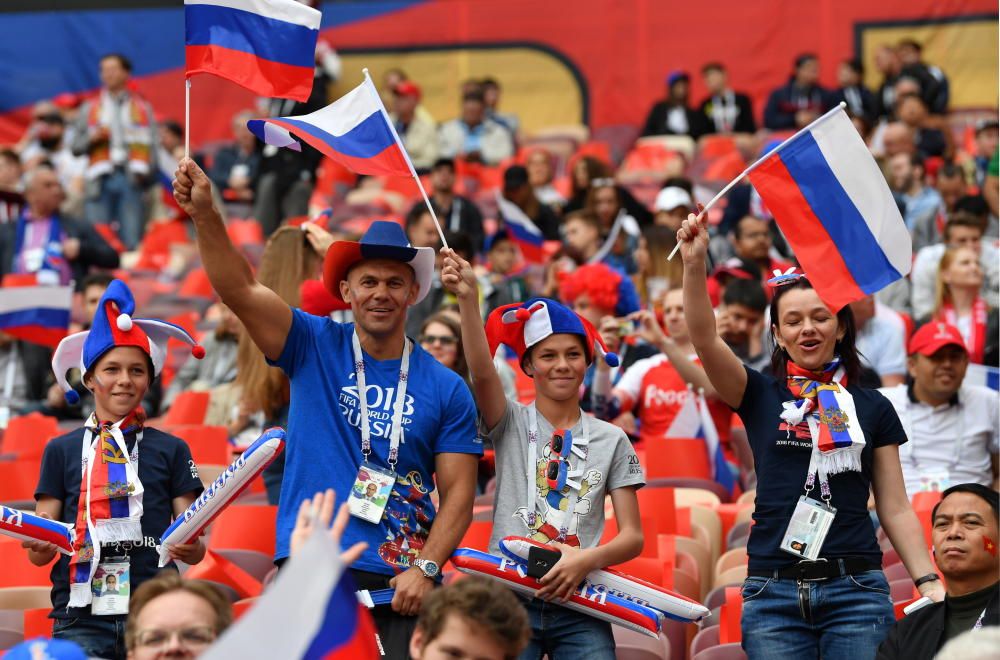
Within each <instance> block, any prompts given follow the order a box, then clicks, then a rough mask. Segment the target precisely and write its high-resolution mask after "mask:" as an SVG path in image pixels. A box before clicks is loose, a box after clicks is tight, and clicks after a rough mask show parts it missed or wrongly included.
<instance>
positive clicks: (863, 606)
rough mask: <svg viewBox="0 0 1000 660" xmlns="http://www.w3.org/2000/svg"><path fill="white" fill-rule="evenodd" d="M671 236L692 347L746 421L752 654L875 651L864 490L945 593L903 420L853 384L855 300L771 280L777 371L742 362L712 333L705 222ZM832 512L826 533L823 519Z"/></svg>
mask: <svg viewBox="0 0 1000 660" xmlns="http://www.w3.org/2000/svg"><path fill="white" fill-rule="evenodd" d="M677 240H678V242H679V243H681V244H682V245H681V256H682V257H683V260H684V312H685V317H686V319H687V323H688V328H689V329H690V332H691V338H692V342H693V344H694V347H695V350H696V351H697V353H698V357H699V358H700V359H701V362H702V365H703V366H704V368H705V372H706V373H707V374H708V377H709V380H711V382H712V385H713V386H714V387H715V389H716V392H717V393H718V395H719V397H720V398H722V400H724V401H725V402H726V403H728V404H729V405H730V406H731V407H732V408H733V409H734V410H736V413H737V414H738V415H739V416H740V418H741V419H742V420H743V423H744V425H745V426H746V430H747V436H748V438H749V441H750V446H751V448H752V449H753V455H754V462H755V466H756V471H757V480H758V486H757V497H756V501H755V509H754V526H753V527H752V528H751V532H750V540H749V543H748V544H747V554H748V555H749V566H748V577H747V580H746V582H744V584H743V601H744V604H743V619H742V627H743V648H744V650H745V651H746V652H747V655H748V656H749V657H750V658H751V660H757V659H758V658H766V659H770V658H775V659H781V660H787V659H788V658H817V657H823V658H850V659H851V660H865V659H870V658H874V657H875V651H876V649H877V648H878V645H879V643H881V641H882V639H883V638H884V637H885V635H886V634H887V633H888V631H889V628H890V627H891V626H892V625H893V623H895V617H894V615H893V606H892V600H891V598H890V596H889V585H888V583H887V582H886V579H885V576H884V574H883V573H882V570H881V561H882V553H881V552H880V550H879V546H878V543H877V541H876V539H875V530H874V527H873V525H872V522H871V519H870V517H869V515H868V508H867V502H868V493H869V491H870V490H873V491H874V494H875V508H876V511H877V513H878V516H879V520H880V521H881V523H882V527H883V528H884V529H885V531H886V533H887V534H888V536H889V539H890V540H891V541H892V543H893V547H895V548H896V550H897V552H898V553H899V556H900V557H901V558H902V560H903V563H904V564H905V565H906V568H907V570H908V571H909V573H910V575H911V576H914V578H915V581H916V582H917V584H918V587H919V589H920V592H921V593H922V594H923V595H925V596H928V597H930V598H932V599H933V600H940V599H941V598H942V597H943V595H944V590H943V588H942V586H941V582H940V580H939V579H938V576H937V575H935V574H934V572H933V571H934V569H933V565H932V564H931V561H930V558H929V556H928V554H927V545H926V543H925V542H924V538H923V533H922V531H921V527H920V523H919V521H918V520H917V517H916V515H915V514H914V513H913V509H912V508H911V507H910V503H909V501H908V500H907V498H906V491H905V489H904V487H903V474H902V469H901V468H900V465H899V449H898V447H899V445H900V444H902V443H904V442H906V436H905V434H904V432H903V429H902V427H901V426H900V423H899V419H898V418H897V417H896V414H895V412H894V410H893V408H892V406H891V404H890V403H889V402H888V400H886V399H885V398H884V397H883V396H882V395H881V394H879V393H878V392H876V391H874V390H866V389H862V388H860V387H858V386H857V385H855V384H854V383H856V382H857V380H856V377H857V374H858V372H859V370H860V362H859V358H858V353H857V350H856V348H855V344H854V342H855V335H856V331H855V326H854V316H853V314H852V312H851V310H850V308H849V307H844V308H842V309H841V310H840V311H839V312H837V313H834V312H832V311H831V310H830V309H829V307H827V306H826V304H824V302H823V301H822V300H821V299H820V297H819V295H818V294H817V293H816V291H815V290H814V289H813V288H812V284H810V283H809V280H808V279H807V278H806V277H805V276H804V275H801V274H797V273H791V274H786V275H782V276H779V277H775V278H774V280H771V282H769V285H771V286H772V287H773V293H774V295H773V298H772V301H771V308H770V312H771V314H770V318H771V323H772V325H771V333H772V340H773V341H772V345H773V352H772V372H773V373H774V376H770V375H765V374H761V373H759V372H757V371H754V370H753V369H750V368H747V367H745V366H744V365H743V363H742V362H741V361H740V360H739V358H737V357H736V355H735V354H734V353H733V352H732V351H731V350H730V349H729V347H728V346H727V345H726V344H725V342H723V341H722V339H721V338H719V336H718V334H717V333H716V327H715V316H714V313H713V311H712V306H711V303H710V302H709V297H708V291H707V288H706V286H705V281H706V278H705V273H706V268H705V254H706V251H707V248H708V231H707V229H706V227H705V223H704V220H702V221H701V222H699V221H698V220H696V218H695V216H694V215H690V216H688V219H687V220H685V221H684V223H683V225H682V227H681V229H680V230H679V231H678V232H677ZM793 514H794V515H793ZM831 515H832V521H828V522H829V527H828V532H827V533H826V535H825V537H822V531H821V529H819V528H818V525H819V524H820V523H822V522H823V521H824V520H828V519H829V518H830V517H831Z"/></svg>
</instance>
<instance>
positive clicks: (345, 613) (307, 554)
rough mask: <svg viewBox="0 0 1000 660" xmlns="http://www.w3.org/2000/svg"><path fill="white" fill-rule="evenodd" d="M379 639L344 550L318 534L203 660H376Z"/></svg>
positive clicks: (294, 557) (323, 535)
mask: <svg viewBox="0 0 1000 660" xmlns="http://www.w3.org/2000/svg"><path fill="white" fill-rule="evenodd" d="M376 639H377V638H376V633H375V624H374V622H373V621H372V618H371V615H369V614H368V610H367V609H366V608H365V606H363V605H362V604H361V603H359V602H358V596H357V594H356V592H355V591H354V586H353V583H352V581H351V579H350V576H349V575H347V573H346V572H345V571H344V566H343V564H342V563H341V561H340V548H338V547H337V544H336V543H334V541H333V539H332V538H331V537H330V535H329V534H326V533H323V532H322V531H316V532H315V533H313V534H312V536H310V537H309V540H308V541H306V543H305V544H304V545H303V547H302V550H300V551H299V552H298V554H296V555H295V556H293V557H292V558H291V559H290V560H289V561H288V563H287V565H286V566H285V567H284V568H283V569H282V570H281V572H280V573H279V574H278V577H277V579H276V580H275V581H274V584H272V585H271V587H270V589H268V591H267V592H265V594H264V595H263V596H261V597H260V600H259V601H258V602H257V603H256V604H255V605H254V606H253V607H252V608H251V609H250V610H249V611H248V612H247V613H246V614H245V615H243V617H242V618H241V619H240V620H239V621H238V622H237V623H235V624H234V625H232V626H231V627H230V628H229V629H228V630H227V631H226V632H225V633H224V634H223V635H222V637H221V638H220V639H219V641H218V642H216V643H215V644H214V645H213V646H212V647H211V648H210V649H209V650H208V651H207V652H206V653H205V654H203V655H202V656H201V657H202V659H203V660H230V659H231V658H288V659H289V660H293V659H298V658H301V659H302V660H375V659H376V658H378V657H380V656H379V651H378V646H377V641H376Z"/></svg>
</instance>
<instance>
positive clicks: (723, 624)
mask: <svg viewBox="0 0 1000 660" xmlns="http://www.w3.org/2000/svg"><path fill="white" fill-rule="evenodd" d="M742 616H743V595H742V593H741V592H740V587H726V602H725V603H723V604H722V608H721V610H720V612H719V642H720V643H722V644H734V643H736V644H738V643H739V642H740V641H741V640H742V639H743V636H742V632H741V631H740V618H741V617H742Z"/></svg>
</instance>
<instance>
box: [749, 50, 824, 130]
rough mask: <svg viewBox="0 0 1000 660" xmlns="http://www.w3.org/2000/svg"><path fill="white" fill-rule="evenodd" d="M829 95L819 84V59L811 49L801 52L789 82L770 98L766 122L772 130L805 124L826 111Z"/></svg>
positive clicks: (766, 125) (765, 114)
mask: <svg viewBox="0 0 1000 660" xmlns="http://www.w3.org/2000/svg"><path fill="white" fill-rule="evenodd" d="M826 97H827V93H826V90H824V89H823V88H822V87H820V86H819V60H818V59H816V56H815V55H813V54H811V53H806V54H803V55H799V56H798V57H797V58H795V71H794V72H793V73H792V76H791V78H790V79H789V80H788V83H787V84H786V85H784V86H783V87H779V88H778V89H776V90H774V91H773V92H771V96H770V97H769V98H768V99H767V106H766V107H765V108H764V126H765V127H766V128H769V129H771V130H772V131H787V130H790V129H797V128H802V127H804V126H806V125H807V124H809V123H810V122H812V121H813V120H814V119H816V118H818V117H819V116H820V115H821V114H823V113H824V112H825V111H826V109H827V107H828V104H827V99H826Z"/></svg>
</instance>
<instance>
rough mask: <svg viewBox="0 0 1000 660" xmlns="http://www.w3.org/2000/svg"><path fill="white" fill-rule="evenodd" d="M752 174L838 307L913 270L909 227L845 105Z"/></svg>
mask: <svg viewBox="0 0 1000 660" xmlns="http://www.w3.org/2000/svg"><path fill="white" fill-rule="evenodd" d="M748 174H749V178H750V182H751V183H752V184H753V186H754V188H756V189H757V192H758V193H760V196H761V199H763V200H764V202H765V203H766V204H767V208H768V209H769V210H770V211H771V213H773V214H774V219H775V220H776V221H777V222H778V225H779V226H780V227H781V231H782V233H784V235H785V237H786V238H787V239H788V242H789V243H790V244H791V246H792V249H793V250H794V252H795V256H796V258H797V259H798V260H799V263H801V264H802V269H803V270H804V271H805V272H806V273H807V274H813V277H812V278H810V282H812V285H813V287H814V288H815V289H816V292H817V293H818V294H819V296H820V298H822V299H823V302H825V303H826V304H827V305H828V306H829V307H830V308H831V309H832V310H834V311H838V310H840V308H841V307H843V306H844V305H846V304H847V303H849V302H851V301H852V300H858V299H860V298H863V297H864V296H866V295H867V294H870V293H875V292H876V291H879V290H880V289H882V288H883V287H885V286H887V285H888V284H890V283H892V282H894V281H896V280H898V279H900V278H901V277H903V276H904V275H906V274H907V273H909V272H910V264H911V260H912V258H913V257H912V245H911V241H910V233H909V232H908V231H907V229H906V225H905V224H904V223H903V218H902V216H901V215H900V214H899V208H898V207H897V206H896V202H895V201H894V200H893V198H892V193H891V192H890V191H889V186H888V184H887V183H886V181H885V177H884V176H883V175H882V172H881V171H880V170H879V168H878V165H877V164H876V163H875V159H874V158H872V155H871V152H870V151H869V150H868V147H867V146H866V145H865V143H864V140H862V139H861V136H860V135H859V134H858V131H857V129H855V128H854V125H853V124H852V123H851V120H850V119H849V118H848V117H847V114H846V113H845V112H844V110H843V105H841V106H839V107H837V108H834V109H833V110H831V111H830V112H828V113H827V114H825V115H823V116H822V117H820V118H819V119H817V120H816V121H814V122H813V123H812V124H810V125H809V126H807V127H805V128H804V129H802V130H801V131H799V132H798V133H796V134H795V135H793V136H792V137H790V138H788V139H787V140H785V141H784V142H783V143H781V144H780V145H778V146H777V147H775V148H774V150H772V151H771V152H770V153H769V154H767V155H766V156H764V157H763V158H762V159H761V160H759V161H757V162H756V163H755V164H754V165H752V166H751V167H750V168H748Z"/></svg>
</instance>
